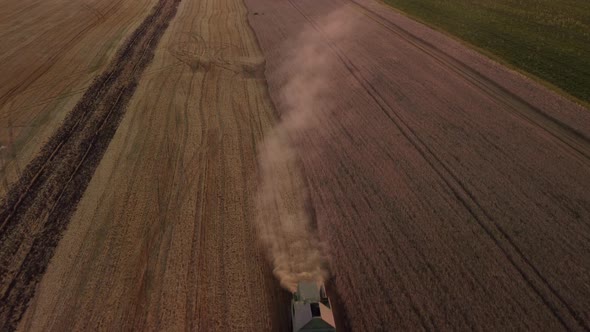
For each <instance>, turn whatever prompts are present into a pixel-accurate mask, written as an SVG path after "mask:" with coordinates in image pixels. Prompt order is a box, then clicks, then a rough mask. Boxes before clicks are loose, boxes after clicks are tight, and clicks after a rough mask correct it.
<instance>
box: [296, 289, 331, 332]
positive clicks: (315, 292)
mask: <svg viewBox="0 0 590 332" xmlns="http://www.w3.org/2000/svg"><path fill="white" fill-rule="evenodd" d="M291 320H292V323H293V332H335V331H336V324H335V322H334V315H333V314H332V304H331V303H330V299H329V298H328V296H327V295H326V289H325V288H324V285H323V284H318V283H316V282H313V281H302V282H300V283H299V284H297V292H295V293H293V299H292V300H291Z"/></svg>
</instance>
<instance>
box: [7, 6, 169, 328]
mask: <svg viewBox="0 0 590 332" xmlns="http://www.w3.org/2000/svg"><path fill="white" fill-rule="evenodd" d="M179 2H180V0H161V1H159V2H158V3H157V4H156V6H155V7H154V9H153V11H152V13H151V14H150V15H149V16H148V17H146V19H145V20H144V21H143V22H142V24H141V25H140V26H139V27H138V28H137V29H136V30H135V31H134V33H133V34H132V35H131V36H130V37H129V39H128V41H127V42H126V43H125V44H124V45H123V46H122V48H121V49H120V50H119V52H118V53H117V55H116V56H115V58H114V60H113V62H112V63H111V65H110V66H109V68H108V69H107V70H106V71H105V72H104V73H103V74H102V75H101V76H100V77H98V78H97V79H96V80H95V81H94V82H93V84H92V85H91V86H90V87H89V88H88V90H87V91H86V93H85V94H84V96H83V97H82V99H81V100H80V101H79V102H78V104H77V105H76V106H75V108H74V109H73V110H72V112H71V113H70V114H69V115H68V116H67V118H66V120H65V121H64V123H63V125H62V126H61V127H60V128H59V129H58V130H57V132H56V133H55V134H54V135H53V136H52V138H51V139H50V140H49V141H48V142H47V143H46V145H45V146H44V147H43V149H42V150H41V153H40V154H39V155H38V156H37V157H36V158H35V159H34V160H33V161H32V162H31V163H30V164H29V165H28V166H27V167H26V169H25V171H24V172H23V175H22V177H21V178H20V179H19V181H18V182H17V183H16V184H15V185H14V186H13V187H12V188H11V189H10V191H9V192H8V195H7V197H6V199H5V200H4V201H3V202H2V205H1V206H0V232H1V233H0V243H1V247H0V297H1V301H0V302H1V303H2V307H1V308H0V326H2V329H3V330H13V329H15V327H16V324H17V323H18V321H19V320H20V318H21V316H22V314H23V312H24V311H25V309H26V307H27V306H28V302H29V300H30V298H31V297H32V296H33V293H34V290H35V286H36V284H37V282H38V281H39V280H40V278H41V276H42V274H43V272H44V271H45V268H46V266H47V264H48V262H49V260H50V258H51V256H52V254H53V251H54V248H55V247H56V245H57V243H58V241H59V239H60V237H61V233H62V231H63V230H64V229H65V227H66V226H67V223H68V221H69V217H70V215H71V214H72V212H73V211H74V209H75V207H76V204H77V202H78V201H79V200H80V198H81V197H82V194H83V193H84V190H85V188H86V186H87V185H88V182H89V181H90V179H91V177H92V174H93V173H94V170H95V168H96V167H97V165H98V162H99V161H100V160H101V158H102V156H103V154H104V152H105V150H106V148H107V147H108V144H109V142H110V140H111V138H112V136H113V135H114V133H115V131H116V129H117V126H118V124H119V121H120V119H121V118H122V116H123V114H124V112H125V107H126V105H127V103H128V101H129V100H130V98H131V96H132V95H133V92H134V91H135V88H136V85H137V82H138V81H139V79H140V77H141V75H142V73H143V71H144V69H145V68H146V67H147V65H148V64H149V62H150V61H151V59H152V58H153V52H154V50H155V48H156V46H157V44H158V41H159V40H160V37H161V36H162V34H163V33H164V31H165V30H166V27H167V26H168V24H169V22H170V20H171V19H172V18H173V17H174V15H175V13H176V8H177V6H178V4H179Z"/></svg>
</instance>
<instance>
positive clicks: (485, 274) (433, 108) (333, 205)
mask: <svg viewBox="0 0 590 332" xmlns="http://www.w3.org/2000/svg"><path fill="white" fill-rule="evenodd" d="M246 5H247V7H248V8H249V9H250V11H251V12H252V13H253V14H252V16H250V19H251V23H252V26H253V29H254V30H255V32H256V35H257V37H258V39H259V42H260V44H261V47H262V49H263V52H264V54H265V56H266V59H267V70H266V74H267V79H268V83H269V88H270V92H271V96H272V97H273V100H274V101H275V104H276V105H277V110H278V111H279V113H281V114H290V112H298V111H300V112H307V113H310V115H309V116H308V119H307V120H306V121H307V124H306V125H300V126H299V127H300V128H299V129H300V130H299V134H298V135H296V138H295V141H296V143H295V145H296V146H297V147H298V148H299V151H300V152H301V153H300V154H301V158H302V163H303V166H304V169H305V174H306V175H307V179H308V182H309V186H310V190H309V191H310V193H311V196H312V203H313V205H314V207H315V213H316V217H317V224H318V227H319V229H320V235H321V237H322V238H323V239H324V240H325V241H327V242H328V244H329V246H330V252H331V254H332V257H331V258H332V259H331V267H332V272H333V274H334V287H333V289H334V290H335V291H336V292H337V294H338V295H339V297H340V301H339V302H341V303H342V304H343V307H344V308H345V309H346V310H345V312H346V314H347V316H348V317H347V318H348V321H349V323H350V327H351V328H352V329H353V330H355V331H389V330H416V329H426V330H434V329H443V330H445V329H460V330H468V329H469V330H470V329H485V330H509V329H510V330H511V329H527V330H556V329H572V330H587V329H588V328H589V327H590V241H589V240H590V223H589V220H590V194H589V189H590V160H589V159H588V158H589V157H590V144H589V140H588V137H589V135H590V112H588V110H586V109H584V108H582V107H580V106H578V105H576V104H574V103H572V102H569V101H567V100H565V99H564V98H561V97H559V96H557V95H556V94H554V93H552V92H550V91H547V90H546V89H545V88H543V87H541V86H540V85H538V84H536V83H534V82H532V81H530V80H528V79H526V78H523V77H522V76H520V75H518V74H516V73H514V72H511V71H509V70H507V69H505V68H502V67H501V66H499V65H497V64H495V63H493V62H491V61H489V60H487V59H486V58H484V57H482V56H480V55H478V54H477V53H475V52H473V51H470V50H468V49H466V48H465V47H463V46H462V45H460V44H459V43H457V42H455V41H454V40H451V39H450V38H448V37H446V36H444V35H442V34H440V33H437V32H435V31H432V30H431V29H428V28H426V27H424V26H423V25H421V24H418V23H416V22H413V21H411V20H409V19H407V18H405V17H404V16H401V15H399V14H397V13H396V12H394V11H393V10H391V9H389V8H388V7H385V6H383V5H381V4H379V3H377V2H374V1H370V0H357V1H345V0H329V1H316V0H280V1H277V0H246ZM306 50H311V51H309V55H306V52H307V51H306ZM298 53H303V54H304V55H303V56H301V55H299V56H298V55H297V54H298ZM300 57H303V59H300ZM318 57H321V58H322V60H321V65H317V64H315V63H314V60H313V59H315V58H318ZM306 59H307V60H306ZM302 73H303V74H302ZM302 75H303V76H307V77H308V79H309V81H310V82H316V81H315V80H321V81H322V84H320V87H319V88H318V87H317V82H316V83H314V84H315V86H314V87H313V88H316V89H318V90H320V92H319V93H318V94H317V97H316V98H315V101H314V103H312V104H311V105H312V107H311V109H312V110H309V109H305V110H302V109H298V108H297V107H295V108H293V106H292V104H293V103H292V101H291V98H294V97H293V95H294V94H295V95H297V94H299V95H309V93H308V92H307V91H306V88H305V87H298V88H297V89H292V88H291V85H292V81H293V80H294V77H301V76H302ZM307 105H309V102H307ZM308 108H309V107H308Z"/></svg>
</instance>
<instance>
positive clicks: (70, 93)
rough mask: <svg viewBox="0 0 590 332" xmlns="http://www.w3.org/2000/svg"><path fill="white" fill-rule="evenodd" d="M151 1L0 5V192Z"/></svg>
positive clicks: (30, 0)
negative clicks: (0, 7) (0, 6)
mask: <svg viewBox="0 0 590 332" xmlns="http://www.w3.org/2000/svg"><path fill="white" fill-rule="evenodd" d="M154 3H155V1H153V0H142V1H134V2H129V1H122V0H91V1H84V2H80V1H64V0H55V1H53V0H52V1H39V0H23V1H20V0H7V1H3V2H2V10H1V11H0V41H2V42H1V43H0V73H1V75H0V146H3V147H4V148H3V149H2V148H0V196H3V195H4V194H5V193H6V190H7V187H8V185H9V184H12V183H14V182H15V180H16V179H17V178H18V176H20V174H21V173H22V171H23V169H24V167H25V166H26V165H27V164H28V163H29V162H30V161H31V159H33V157H34V156H35V155H36V154H37V153H38V152H39V150H40V148H41V146H42V144H43V143H44V142H45V140H47V139H48V137H49V136H50V135H51V134H52V133H53V132H54V131H55V130H56V128H57V127H58V126H59V125H60V124H61V122H62V121H63V119H64V117H65V115H66V114H67V113H68V112H69V111H70V110H71V109H72V108H73V107H74V105H75V104H76V102H77V101H78V100H79V99H80V97H81V96H82V94H83V93H84V91H85V90H86V88H87V87H88V85H89V84H90V83H91V82H92V79H93V78H94V77H95V76H97V75H98V74H100V73H101V72H102V71H103V70H104V68H105V67H106V66H107V65H108V63H109V62H110V60H111V58H112V56H113V54H114V53H115V51H116V50H117V49H118V48H119V46H120V45H121V43H122V42H124V40H125V38H126V36H127V35H128V34H130V33H131V32H132V31H133V30H134V29H135V28H136V26H137V25H138V24H139V23H141V21H142V20H143V19H144V17H145V16H146V15H147V13H148V12H149V11H150V9H151V7H152V6H153V4H154Z"/></svg>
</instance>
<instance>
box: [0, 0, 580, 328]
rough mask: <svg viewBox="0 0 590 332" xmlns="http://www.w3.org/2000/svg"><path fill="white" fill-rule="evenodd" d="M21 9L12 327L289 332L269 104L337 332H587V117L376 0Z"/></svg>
mask: <svg viewBox="0 0 590 332" xmlns="http://www.w3.org/2000/svg"><path fill="white" fill-rule="evenodd" d="M21 3H22V2H18V3H17V2H15V1H12V2H10V1H9V2H8V4H7V7H6V8H9V9H10V10H8V11H7V12H4V11H3V12H2V13H0V22H1V23H0V24H2V25H3V26H5V27H9V29H8V30H6V29H4V28H3V29H0V31H2V32H0V41H3V42H4V41H5V42H4V43H0V47H2V49H0V50H1V51H2V52H0V57H4V58H3V59H4V60H5V63H3V64H2V65H0V70H1V72H2V74H5V73H7V75H0V89H1V90H0V101H1V102H0V116H1V117H0V119H2V122H1V123H2V126H1V127H2V128H0V130H2V136H0V139H2V140H3V141H2V142H3V143H2V144H4V145H5V146H8V148H4V149H2V150H1V151H0V153H2V157H3V159H2V160H3V161H4V164H6V165H7V166H6V167H4V168H3V169H4V170H3V171H2V172H3V173H2V176H3V179H5V180H3V181H4V182H5V183H4V189H3V190H4V191H2V193H3V194H4V193H6V190H7V188H9V185H12V188H14V189H13V190H12V191H11V192H9V193H8V195H7V196H6V197H5V198H4V199H3V203H2V204H3V205H2V208H0V216H1V217H2V218H0V222H2V224H1V225H0V227H2V229H0V237H1V239H2V241H1V244H0V258H1V259H0V263H1V264H2V265H1V266H0V268H1V270H0V271H1V272H2V273H1V274H0V287H2V288H0V291H1V292H2V293H1V294H0V296H1V299H2V307H1V308H0V326H2V329H3V330H4V329H12V328H15V327H18V329H20V330H58V331H61V330H121V329H125V330H129V329H136V330H180V329H187V330H200V331H227V330H231V331H261V330H262V331H265V330H268V331H276V330H288V324H289V320H288V314H287V310H288V301H289V294H288V293H287V292H285V291H282V290H281V289H280V287H279V283H278V281H277V280H275V279H274V277H273V276H272V273H271V269H272V268H271V266H270V264H269V263H267V261H266V259H265V257H264V253H265V251H264V250H263V249H262V248H260V247H259V246H257V245H256V243H257V238H256V234H255V227H254V225H253V220H254V218H255V215H256V211H255V198H254V196H255V193H256V192H257V191H258V190H259V188H258V187H259V184H260V176H261V174H260V167H259V166H260V165H258V164H257V159H256V158H257V149H258V148H259V145H260V144H261V143H262V140H263V139H264V138H265V133H267V132H268V131H269V130H270V129H271V128H272V127H274V126H275V124H276V123H277V122H278V119H277V117H276V115H275V113H274V112H275V111H274V110H273V104H272V101H274V103H275V105H276V109H277V111H278V113H279V115H280V120H281V123H282V124H283V125H282V126H277V127H275V129H276V128H278V129H281V128H283V127H286V128H289V132H288V135H289V136H290V137H291V139H292V140H293V142H292V143H293V147H294V148H296V149H297V151H299V155H300V158H301V160H300V164H301V168H302V171H303V173H304V174H305V176H306V179H304V181H305V183H306V184H307V187H308V188H307V191H308V192H309V194H310V197H311V207H310V210H309V211H311V212H313V216H311V217H312V222H313V224H314V225H315V226H317V228H318V229H319V233H320V238H321V239H322V240H324V241H325V242H326V243H327V244H328V245H329V248H330V250H329V252H330V254H331V261H330V263H331V264H330V265H331V270H332V274H333V277H332V278H331V279H330V281H329V284H328V287H329V288H328V291H329V292H330V293H331V295H332V299H333V302H334V305H335V307H336V314H337V315H336V318H337V320H338V322H339V328H340V329H344V330H346V329H349V328H350V329H352V330H358V331H389V330H403V329H405V330H408V329H410V330H416V329H497V330H504V329H529V330H533V329H534V330H539V329H543V330H546V329H572V330H587V329H589V326H590V300H589V299H590V277H589V276H590V259H589V257H590V229H589V228H590V225H589V224H588V220H590V210H589V209H590V195H589V194H588V192H589V189H590V167H589V166H590V161H589V160H588V157H589V156H590V144H589V143H588V142H589V141H588V135H589V133H590V113H589V112H588V110H586V109H583V108H582V107H580V106H577V105H575V104H573V103H571V102H569V101H567V100H565V99H563V98H562V97H559V96H557V95H556V94H554V93H552V92H549V91H547V90H546V89H544V88H543V87H541V86H539V85H538V84H536V83H533V82H531V81H530V80H528V79H526V78H523V77H521V76H520V75H518V74H515V73H514V72H511V71H509V70H506V69H505V68H502V67H501V66H498V65H497V64H495V63H493V62H491V61H489V60H487V59H486V58H484V57H482V56H480V55H478V54H477V53H475V52H473V51H470V50H468V49H466V48H465V47H463V46H462V45H460V44H458V43H457V42H455V41H453V40H451V39H449V38H448V37H445V36H443V35H441V34H439V33H436V32H434V31H432V30H430V29H428V28H425V27H424V26H422V25H420V24H418V23H415V22H413V21H411V20H409V19H407V18H405V17H403V16H401V15H399V14H397V13H395V12H394V11H392V10H390V9H389V8H387V7H384V6H382V5H381V4H379V3H377V2H373V1H370V0H355V1H354V2H352V1H348V0H330V1H317V0H245V4H244V3H243V2H242V1H240V0H180V1H178V0H176V1H175V0H160V1H146V2H142V3H136V2H128V1H119V2H116V1H107V0H100V1H99V0H96V1H94V2H91V3H89V2H86V3H85V4H83V5H81V4H80V3H76V4H75V5H74V4H73V3H69V2H66V1H50V2H49V3H44V2H40V1H29V2H26V4H25V5H19V6H20V7H19V6H17V4H21ZM81 9H82V10H81ZM5 22H7V23H5ZM168 23H169V26H168ZM248 23H250V24H251V25H252V28H253V29H254V31H252V30H251V29H250V26H249V24H248ZM17 27H18V28H19V29H17ZM15 31H22V32H23V33H22V34H17V33H16V32H15ZM27 32H28V33H27ZM256 37H257V38H258V41H259V42H260V48H261V49H262V51H261V50H260V48H259V45H258V44H257V40H256ZM15 50H16V51H15ZM117 50H118V51H117ZM19 52H20V53H19ZM152 53H153V55H152ZM17 54H18V56H17ZM39 54H43V55H41V56H40V55H39ZM88 54H92V55H93V56H88ZM94 54H96V57H94ZM152 57H153V58H152ZM265 59H266V70H265ZM7 64H8V65H7ZM264 74H266V78H267V80H268V87H267V85H266V81H265V79H264V78H265V76H264ZM95 77H97V78H96V79H95V80H94V81H92V79H93V78H95ZM58 78H59V79H58ZM267 88H268V90H269V91H270V96H269V95H268V92H267ZM271 97H272V101H271ZM66 114H68V116H67V117H66ZM292 114H298V115H297V116H294V117H289V116H287V115H292ZM299 115H303V116H299ZM285 123H286V124H285ZM18 128H25V129H18ZM4 142H8V145H6V143H4ZM42 143H45V144H42ZM16 160H18V162H16ZM24 165H28V166H27V167H26V168H25V167H24ZM45 165H47V166H45ZM17 179H18V181H16V180H17ZM294 187H296V188H297V187H298V186H294ZM293 199H294V200H295V201H297V200H299V199H301V198H296V197H295V198H293ZM287 203H288V202H287ZM293 204H295V203H293ZM287 205H289V204H287ZM295 205H296V204H295ZM66 226H67V229H66ZM50 259H51V261H50ZM29 299H30V302H29ZM21 315H22V317H21ZM16 324H18V326H17V325H16Z"/></svg>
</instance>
